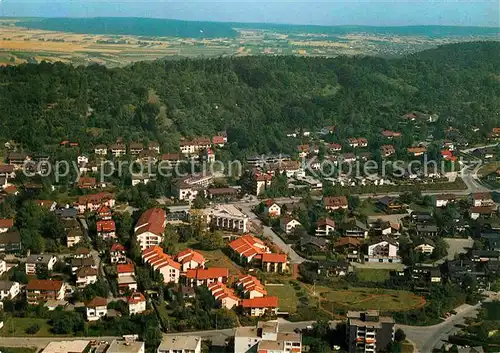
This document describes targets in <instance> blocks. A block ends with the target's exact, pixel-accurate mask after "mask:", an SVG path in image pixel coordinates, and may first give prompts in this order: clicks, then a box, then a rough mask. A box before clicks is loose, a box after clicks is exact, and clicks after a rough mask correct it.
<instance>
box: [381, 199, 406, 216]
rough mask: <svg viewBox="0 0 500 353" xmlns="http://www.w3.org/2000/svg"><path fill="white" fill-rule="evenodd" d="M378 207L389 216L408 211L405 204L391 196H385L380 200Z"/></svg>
mask: <svg viewBox="0 0 500 353" xmlns="http://www.w3.org/2000/svg"><path fill="white" fill-rule="evenodd" d="M377 207H378V208H380V209H381V210H382V211H384V212H386V213H388V214H391V213H401V212H403V211H404V210H405V209H406V206H405V205H404V204H403V203H401V202H400V201H399V200H397V199H395V198H393V197H390V196H384V197H382V198H380V199H378V200H377Z"/></svg>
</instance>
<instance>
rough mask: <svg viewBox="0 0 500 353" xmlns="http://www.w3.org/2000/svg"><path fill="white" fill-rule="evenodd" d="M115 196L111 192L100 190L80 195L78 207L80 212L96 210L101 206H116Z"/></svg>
mask: <svg viewBox="0 0 500 353" xmlns="http://www.w3.org/2000/svg"><path fill="white" fill-rule="evenodd" d="M115 201H116V200H115V197H114V195H113V194H111V193H109V192H100V193H97V194H89V195H83V196H79V197H78V202H77V203H76V207H77V208H78V212H79V213H80V214H82V213H84V212H95V211H96V210H98V209H99V208H100V207H101V206H107V207H114V206H115Z"/></svg>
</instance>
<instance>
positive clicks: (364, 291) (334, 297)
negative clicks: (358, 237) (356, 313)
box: [321, 288, 425, 312]
mask: <svg viewBox="0 0 500 353" xmlns="http://www.w3.org/2000/svg"><path fill="white" fill-rule="evenodd" d="M321 296H322V297H323V298H324V300H325V301H324V302H323V303H322V306H323V307H324V308H325V309H327V310H331V309H334V308H337V309H339V308H340V309H349V310H370V309H375V310H380V311H385V312H387V311H405V310H410V309H413V308H418V307H421V306H423V305H425V299H424V298H422V297H419V296H417V295H415V294H413V293H411V292H407V291H398V290H387V289H378V288H352V289H348V290H338V291H335V290H329V291H327V292H323V293H321Z"/></svg>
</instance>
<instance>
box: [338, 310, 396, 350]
mask: <svg viewBox="0 0 500 353" xmlns="http://www.w3.org/2000/svg"><path fill="white" fill-rule="evenodd" d="M346 336H347V337H346V341H347V346H348V351H349V353H359V352H364V353H378V352H381V351H385V350H386V349H387V347H388V346H389V344H390V343H391V342H392V341H393V339H394V320H393V319H392V317H386V316H380V315H379V312H378V311H376V310H371V311H365V312H360V311H349V312H348V313H347V334H346Z"/></svg>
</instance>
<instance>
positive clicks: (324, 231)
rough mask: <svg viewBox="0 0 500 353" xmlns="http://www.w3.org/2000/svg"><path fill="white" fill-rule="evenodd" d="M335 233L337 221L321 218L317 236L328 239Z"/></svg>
mask: <svg viewBox="0 0 500 353" xmlns="http://www.w3.org/2000/svg"><path fill="white" fill-rule="evenodd" d="M334 231H335V221H333V220H332V219H330V218H321V219H319V220H318V222H316V232H315V234H316V236H317V237H326V236H329V235H330V234H332V233H333V232H334Z"/></svg>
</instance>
